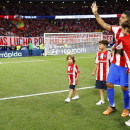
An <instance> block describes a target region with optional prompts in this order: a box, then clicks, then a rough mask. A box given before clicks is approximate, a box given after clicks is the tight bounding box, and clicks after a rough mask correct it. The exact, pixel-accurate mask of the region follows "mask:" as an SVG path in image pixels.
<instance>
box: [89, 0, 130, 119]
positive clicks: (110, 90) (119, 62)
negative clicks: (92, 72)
mask: <svg viewBox="0 0 130 130" xmlns="http://www.w3.org/2000/svg"><path fill="white" fill-rule="evenodd" d="M91 8H92V12H93V14H94V15H95V18H96V20H97V22H98V23H99V24H100V25H101V26H102V27H103V28H104V29H106V30H108V31H113V32H114V33H115V39H116V40H115V41H116V43H117V41H118V40H119V38H120V37H121V36H123V34H122V30H121V27H120V26H117V27H116V26H111V25H108V24H106V23H105V22H104V21H103V20H102V19H101V18H100V16H99V14H98V12H97V10H98V7H97V5H96V3H95V2H94V3H93V4H92V6H91ZM129 18H130V12H129V11H127V12H125V13H123V14H122V16H121V18H120V20H119V24H120V25H121V24H122V23H123V22H125V21H127V20H128V19H129ZM116 43H115V44H116ZM126 70H127V68H126V67H125V61H124V58H123V56H121V54H119V53H118V51H115V52H114V57H113V61H112V64H111V66H110V70H109V73H108V77H107V95H108V98H109V103H110V106H109V107H108V109H107V110H106V111H104V112H103V114H104V115H108V114H110V113H111V112H113V111H115V110H116V108H115V103H114V84H118V85H120V86H121V88H122V91H123V99H124V110H123V112H122V114H121V116H122V117H126V116H128V115H129V95H128V74H126Z"/></svg>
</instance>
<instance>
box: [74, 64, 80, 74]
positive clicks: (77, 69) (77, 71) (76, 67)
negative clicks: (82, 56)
mask: <svg viewBox="0 0 130 130" xmlns="http://www.w3.org/2000/svg"><path fill="white" fill-rule="evenodd" d="M75 71H76V73H77V74H78V73H80V72H79V68H78V66H77V65H75Z"/></svg>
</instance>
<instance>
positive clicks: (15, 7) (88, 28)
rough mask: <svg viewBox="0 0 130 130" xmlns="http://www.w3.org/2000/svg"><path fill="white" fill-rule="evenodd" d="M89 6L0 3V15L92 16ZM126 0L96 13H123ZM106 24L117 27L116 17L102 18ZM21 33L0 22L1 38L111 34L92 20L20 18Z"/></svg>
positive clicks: (49, 3) (103, 5)
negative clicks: (86, 33) (50, 34)
mask: <svg viewBox="0 0 130 130" xmlns="http://www.w3.org/2000/svg"><path fill="white" fill-rule="evenodd" d="M90 5H91V3H87V4H85V3H83V2H82V3H72V2H71V3H70V2H69V4H68V3H67V4H65V3H64V4H63V3H62V2H57V3H55V2H54V3H51V2H44V3H40V2H39V3H38V2H37V3H34V2H32V3H29V2H28V3H27V2H23V3H19V4H18V3H11V2H9V3H7V2H2V3H1V6H0V10H1V15H15V14H20V15H37V16H54V15H88V14H92V12H91V8H90ZM129 8H130V7H129V5H128V4H127V1H124V2H123V3H122V2H118V3H117V4H116V6H115V5H114V4H111V6H109V4H107V3H103V4H102V5H100V6H99V14H115V13H116V14H121V13H122V12H123V11H124V10H129ZM104 20H105V21H106V23H109V24H111V25H113V24H114V25H115V24H117V25H118V18H111V19H108V18H107V19H104ZM24 23H25V30H24V31H20V30H19V29H17V28H16V26H15V25H14V24H12V22H11V21H10V20H8V19H1V20H0V30H1V31H0V35H1V36H8V35H9V36H24V37H28V36H33V37H36V36H43V35H44V33H53V32H56V33H57V32H60V33H61V32H95V31H102V32H103V33H104V34H112V33H111V32H108V31H106V30H103V29H102V28H101V27H100V26H99V25H98V23H97V22H96V20H95V19H76V20H55V19H35V20H34V19H24Z"/></svg>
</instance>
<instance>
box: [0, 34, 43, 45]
mask: <svg viewBox="0 0 130 130" xmlns="http://www.w3.org/2000/svg"><path fill="white" fill-rule="evenodd" d="M29 40H30V41H31V42H32V43H33V44H34V46H39V45H40V44H41V43H44V37H30V38H27V37H14V36H0V46H17V45H20V46H28V41H29Z"/></svg>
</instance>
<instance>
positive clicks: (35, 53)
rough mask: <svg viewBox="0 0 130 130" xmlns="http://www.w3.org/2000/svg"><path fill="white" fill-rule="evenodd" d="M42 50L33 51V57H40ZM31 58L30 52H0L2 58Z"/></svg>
mask: <svg viewBox="0 0 130 130" xmlns="http://www.w3.org/2000/svg"><path fill="white" fill-rule="evenodd" d="M40 55H41V50H40V49H36V50H33V51H32V56H40ZM26 56H29V51H28V50H20V51H0V58H11V57H26Z"/></svg>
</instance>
